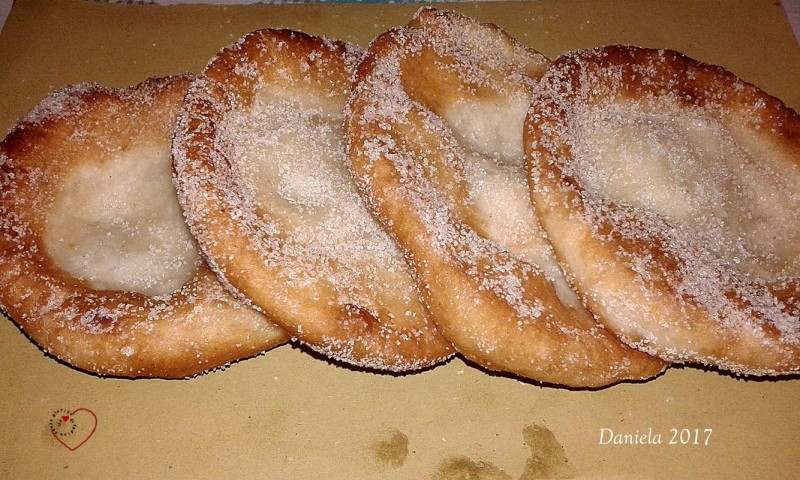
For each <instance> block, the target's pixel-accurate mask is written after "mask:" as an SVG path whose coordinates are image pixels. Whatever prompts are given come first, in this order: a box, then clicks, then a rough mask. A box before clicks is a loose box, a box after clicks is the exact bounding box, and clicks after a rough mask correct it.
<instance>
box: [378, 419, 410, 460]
mask: <svg viewBox="0 0 800 480" xmlns="http://www.w3.org/2000/svg"><path fill="white" fill-rule="evenodd" d="M371 450H372V453H373V454H374V455H375V459H376V460H378V462H379V463H381V464H382V465H385V466H387V467H392V468H398V467H401V466H403V463H404V462H405V461H406V457H408V437H407V436H406V435H405V434H404V433H403V432H401V431H400V430H398V429H396V428H392V429H389V430H388V431H387V432H386V433H385V437H384V438H383V439H381V440H378V441H376V442H375V443H373V444H372V447H371Z"/></svg>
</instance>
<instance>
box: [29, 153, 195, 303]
mask: <svg viewBox="0 0 800 480" xmlns="http://www.w3.org/2000/svg"><path fill="white" fill-rule="evenodd" d="M169 153H170V149H169V145H166V144H165V145H161V146H160V147H158V146H150V145H141V146H134V147H132V148H129V149H126V150H122V151H120V152H118V153H112V155H111V156H112V158H109V159H106V160H105V161H104V162H101V163H97V164H92V163H89V164H83V165H79V166H77V167H75V168H74V169H73V170H72V171H71V172H70V173H69V174H68V175H67V177H66V178H65V179H64V185H63V187H62V188H61V189H60V191H59V192H58V195H57V196H56V198H55V200H54V202H53V206H52V208H51V210H50V212H49V216H48V222H47V228H46V230H45V234H44V243H45V248H46V250H47V253H48V254H49V255H50V256H51V257H52V258H53V260H55V261H56V263H57V264H58V265H59V266H60V267H61V268H63V269H64V270H66V271H67V272H69V273H70V274H71V275H73V276H75V277H76V278H80V279H82V280H84V281H86V282H87V283H88V284H89V285H91V286H92V288H95V289H97V290H123V291H132V292H138V293H141V294H144V295H150V296H154V295H163V294H167V293H171V292H174V291H176V290H178V289H179V288H180V287H181V286H182V285H184V284H185V283H186V282H187V281H188V280H189V279H190V278H191V277H192V275H194V273H195V272H196V271H197V268H198V266H199V265H200V253H199V251H198V250H197V248H196V246H195V242H194V239H193V238H192V236H191V234H190V233H189V228H188V227H187V226H186V223H185V222H184V221H183V215H182V214H181V211H180V207H179V206H178V200H177V197H176V196H175V190H174V188H173V187H172V174H171V171H172V168H171V163H170V158H169Z"/></svg>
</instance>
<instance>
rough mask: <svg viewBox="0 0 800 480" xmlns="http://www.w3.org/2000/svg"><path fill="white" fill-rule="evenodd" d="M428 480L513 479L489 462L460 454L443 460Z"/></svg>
mask: <svg viewBox="0 0 800 480" xmlns="http://www.w3.org/2000/svg"><path fill="white" fill-rule="evenodd" d="M428 480H511V475H509V474H507V473H506V472H504V471H503V470H502V469H500V468H498V467H496V466H495V465H493V464H491V463H489V462H476V461H474V460H471V459H469V458H467V457H464V456H458V457H452V458H449V459H446V460H443V461H442V462H441V463H440V464H439V467H438V468H437V469H436V471H435V472H434V473H433V475H431V476H430V477H428Z"/></svg>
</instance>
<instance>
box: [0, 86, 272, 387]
mask: <svg viewBox="0 0 800 480" xmlns="http://www.w3.org/2000/svg"><path fill="white" fill-rule="evenodd" d="M188 83H189V77H188V76H177V77H167V78H158V79H149V80H147V81H145V82H143V83H141V84H139V85H136V86H133V87H129V88H125V89H118V90H116V89H109V88H105V87H102V86H100V85H96V84H77V85H70V86H67V87H64V88H62V89H59V90H57V91H55V92H53V93H51V94H50V95H48V96H47V97H45V98H44V99H43V100H42V101H41V102H40V103H39V104H38V105H37V106H36V107H34V108H33V109H32V111H31V112H30V113H29V114H28V115H26V116H25V117H24V118H23V119H21V120H20V122H19V123H18V124H17V125H16V126H15V127H14V128H12V130H11V131H10V132H9V134H8V136H7V137H6V138H5V139H4V140H3V142H2V143H0V169H1V170H0V252H2V253H1V254H0V281H2V282H3V284H4V285H5V288H4V289H3V290H2V292H0V306H1V307H2V308H3V310H4V312H6V313H7V314H8V315H9V316H10V317H11V318H13V320H14V321H15V322H16V323H17V324H19V325H20V327H21V328H22V329H23V330H24V331H25V332H26V333H27V334H28V335H29V336H30V337H31V338H32V339H33V340H34V341H35V342H36V343H37V344H38V345H39V346H40V347H41V348H42V349H44V350H45V351H46V352H48V353H50V354H52V355H54V356H55V357H57V358H59V359H61V360H63V361H65V362H67V363H69V364H71V365H73V366H75V367H76V368H79V369H82V370H85V371H89V372H93V373H96V374H100V375H114V376H123V377H165V378H183V377H188V376H193V375H197V374H199V373H202V372H205V371H209V370H213V369H215V368H220V367H224V366H225V365H227V364H229V363H230V362H232V361H235V360H237V359H240V358H243V357H249V356H253V355H256V354H258V353H259V352H261V351H263V350H265V349H268V348H270V347H273V346H275V345H278V344H280V343H282V342H284V341H285V340H286V335H285V333H284V332H282V331H281V330H280V329H278V328H277V327H276V326H275V325H273V324H272V323H270V322H269V321H268V320H267V319H266V318H264V317H263V316H261V315H259V314H258V313H256V312H254V311H252V310H250V309H248V308H246V307H245V306H244V305H243V304H242V303H241V302H238V301H237V300H236V299H235V298H233V297H232V296H231V295H230V294H229V293H227V292H226V291H225V290H224V289H223V288H222V285H221V284H220V283H219V282H218V281H217V280H216V278H215V277H214V276H213V273H211V272H210V271H209V270H208V268H207V267H205V266H204V265H203V264H202V262H200V261H199V255H198V253H197V250H196V249H195V247H194V244H193V241H192V239H191V237H189V236H187V230H186V226H185V224H183V225H181V224H182V223H183V222H182V216H181V214H180V211H179V210H178V209H177V202H176V198H175V190H174V188H173V185H172V181H171V172H170V170H171V169H170V162H169V150H170V148H169V138H170V133H171V131H170V130H171V127H172V121H173V120H174V118H175V116H176V114H177V109H178V105H179V104H180V101H181V99H182V98H183V93H184V92H185V89H186V86H187V85H188ZM173 241H174V242H176V244H175V245H169V244H164V242H173ZM115 258H116V260H119V261H120V263H119V264H118V265H117V264H116V263H115ZM139 262H144V265H139V264H138V263H139ZM118 267H119V268H118ZM142 267H145V268H142Z"/></svg>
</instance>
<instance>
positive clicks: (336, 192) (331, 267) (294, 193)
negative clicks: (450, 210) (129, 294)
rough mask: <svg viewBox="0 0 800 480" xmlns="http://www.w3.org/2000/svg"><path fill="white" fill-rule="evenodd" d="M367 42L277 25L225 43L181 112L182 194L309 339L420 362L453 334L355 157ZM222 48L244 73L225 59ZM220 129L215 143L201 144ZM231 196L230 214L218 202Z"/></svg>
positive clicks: (234, 269)
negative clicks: (356, 108) (442, 326)
mask: <svg viewBox="0 0 800 480" xmlns="http://www.w3.org/2000/svg"><path fill="white" fill-rule="evenodd" d="M362 56H363V52H362V51H361V50H360V49H359V48H358V47H356V46H354V45H352V44H348V43H345V42H338V41H333V40H330V39H323V38H319V37H311V36H308V35H305V34H300V33H298V32H289V31H274V30H262V31H257V32H253V33H251V34H249V35H246V36H245V37H243V38H242V39H240V40H239V41H238V42H237V43H236V44H234V45H232V46H230V47H226V48H225V49H223V50H222V51H221V52H220V53H219V54H218V55H217V56H216V57H215V59H212V61H211V62H209V66H208V67H207V69H206V72H207V74H206V75H205V76H201V77H200V78H198V81H197V82H196V83H195V85H193V87H192V88H191V89H190V93H189V95H188V97H187V98H188V99H189V101H188V103H187V107H186V108H185V109H184V112H183V114H182V115H181V118H180V120H179V128H178V130H179V132H178V135H177V136H176V142H175V146H176V147H175V148H174V151H173V157H174V162H175V166H176V172H177V183H178V187H179V188H178V190H179V200H180V201H181V203H182V204H183V205H184V207H185V210H186V212H187V218H188V221H189V225H190V228H191V229H192V231H193V232H194V233H195V235H196V236H197V237H198V238H199V240H200V244H201V248H203V249H204V251H206V253H207V255H208V257H209V258H210V264H211V265H212V267H213V268H214V269H215V271H216V272H217V273H218V275H219V276H220V277H221V278H222V279H223V281H224V282H225V284H226V286H227V287H228V288H229V289H230V290H232V291H234V292H236V293H237V295H239V296H240V297H241V298H247V299H248V300H249V301H250V302H252V304H254V305H256V306H257V307H258V308H260V309H263V310H264V311H267V312H269V313H270V314H272V315H274V317H275V318H276V319H277V321H279V322H281V324H282V325H284V326H285V328H287V329H288V330H290V331H291V332H292V335H293V336H294V337H295V339H296V340H298V341H300V342H303V343H305V344H306V345H308V346H309V347H311V348H312V349H314V350H317V351H319V352H321V353H323V354H325V355H327V356H330V357H332V358H334V359H336V360H340V361H343V362H347V363H350V364H355V365H358V366H361V367H367V368H373V369H378V370H393V371H408V370H415V369H419V368H422V367H424V366H428V365H432V364H435V363H438V362H441V361H443V360H444V359H446V358H447V357H449V356H450V355H451V354H452V348H451V347H450V346H449V343H448V342H446V341H445V340H444V339H443V338H441V337H440V336H439V335H438V333H437V331H436V328H435V326H434V325H433V324H432V323H430V322H429V320H428V318H427V314H426V313H425V311H424V307H423V306H422V304H421V302H420V300H419V296H418V293H417V290H416V286H415V284H414V282H413V281H412V279H411V276H410V271H409V269H408V266H407V265H406V264H405V261H404V259H403V255H402V252H401V251H400V249H399V248H398V247H397V246H396V244H395V243H394V242H393V241H392V240H391V238H390V237H389V236H388V235H387V234H386V233H385V232H384V231H383V230H382V229H381V228H380V227H379V225H378V224H377V223H376V221H375V220H374V219H373V218H372V216H371V215H370V213H369V212H368V210H367V209H366V207H365V206H364V204H363V202H362V200H361V198H360V197H359V196H358V195H357V193H356V191H355V188H354V187H353V185H352V180H351V178H350V174H349V172H348V169H347V163H346V161H345V157H344V151H343V144H342V122H343V108H344V103H345V100H346V94H347V91H348V89H349V86H350V85H349V77H350V76H351V75H352V72H353V70H354V69H355V67H356V65H357V64H358V61H359V60H360V58H361V57H362ZM222 62H228V63H229V64H230V65H232V69H233V75H231V76H227V75H219V74H217V73H216V71H215V70H213V69H214V68H216V67H217V65H222V64H223V63H222ZM205 108H208V109H210V111H212V112H213V114H212V115H213V119H211V118H210V117H207V116H206V113H204V109H205ZM192 128H197V129H198V130H196V131H191V129H192ZM200 129H202V133H200ZM206 129H207V130H206ZM206 138H211V139H213V143H214V144H213V148H211V149H208V151H205V150H203V151H201V152H195V151H193V150H192V145H193V144H194V142H196V141H197V142H202V141H204V139H206ZM219 209H224V210H225V211H226V212H229V214H228V215H226V216H223V217H215V216H214V215H213V214H208V212H209V211H216V210H219ZM244 232H246V233H244ZM232 237H237V238H242V239H243V241H242V242H241V244H240V246H236V247H232V246H229V242H227V241H226V239H227V238H232ZM243 250H246V252H244V251H243ZM243 265H246V266H243ZM245 269H249V270H250V271H251V272H253V273H252V274H251V275H248V276H243V274H242V272H243V270H245ZM253 275H254V276H253ZM253 278H258V283H259V284H258V285H255V284H253Z"/></svg>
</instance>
